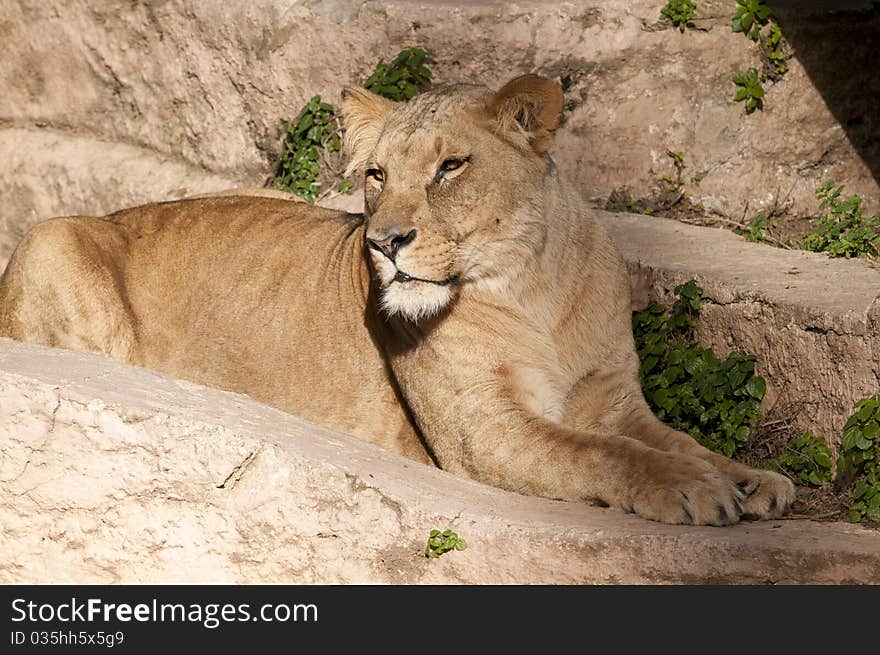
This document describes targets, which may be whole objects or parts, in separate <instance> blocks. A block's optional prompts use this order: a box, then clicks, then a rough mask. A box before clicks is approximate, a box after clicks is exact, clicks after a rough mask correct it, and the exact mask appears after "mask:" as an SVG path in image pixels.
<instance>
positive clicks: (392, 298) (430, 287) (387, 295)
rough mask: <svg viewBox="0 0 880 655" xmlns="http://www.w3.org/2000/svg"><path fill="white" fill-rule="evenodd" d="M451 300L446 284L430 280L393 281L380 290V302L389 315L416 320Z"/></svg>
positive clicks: (428, 314)
mask: <svg viewBox="0 0 880 655" xmlns="http://www.w3.org/2000/svg"><path fill="white" fill-rule="evenodd" d="M451 300H452V290H451V289H450V288H449V287H448V286H440V285H438V284H431V283H430V282H417V281H412V282H393V283H392V284H390V285H389V286H387V287H385V288H384V289H383V290H382V299H381V301H380V304H381V306H382V310H383V311H384V312H385V313H386V314H388V315H389V316H395V315H400V316H402V317H404V318H406V319H408V320H410V321H413V322H417V321H420V320H422V319H426V318H430V317H432V316H434V315H435V314H437V313H438V312H439V311H440V310H441V309H443V308H444V307H445V306H446V305H447V304H449V302H450V301H451Z"/></svg>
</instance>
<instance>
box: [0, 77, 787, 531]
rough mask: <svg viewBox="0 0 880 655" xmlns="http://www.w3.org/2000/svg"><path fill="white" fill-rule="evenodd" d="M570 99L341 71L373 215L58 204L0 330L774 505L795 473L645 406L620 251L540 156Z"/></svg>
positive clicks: (556, 91)
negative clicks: (417, 88)
mask: <svg viewBox="0 0 880 655" xmlns="http://www.w3.org/2000/svg"><path fill="white" fill-rule="evenodd" d="M561 109H562V93H561V90H560V88H559V86H558V85H557V84H555V83H553V82H551V81H549V80H546V79H543V78H540V77H536V76H524V77H519V78H517V79H515V80H513V81H511V82H510V83H508V84H507V85H506V86H504V88H502V89H501V90H500V91H498V92H497V93H492V92H490V91H489V90H488V89H486V88H484V87H481V86H471V85H454V86H448V87H445V88H437V89H436V90H433V91H431V92H428V93H425V94H423V95H420V96H418V97H416V98H415V99H414V100H412V101H410V102H409V103H407V104H396V103H393V102H391V101H389V100H385V99H383V98H381V97H379V96H376V95H373V94H371V93H369V92H367V91H365V90H363V89H354V90H349V91H347V92H346V94H345V95H344V99H343V107H342V113H343V121H344V126H345V147H346V150H347V152H348V153H349V156H350V161H351V166H350V168H351V169H352V170H362V171H363V172H364V175H365V203H366V210H365V213H364V214H363V215H359V214H358V215H355V214H345V213H340V212H335V211H330V210H324V209H319V208H316V207H313V206H310V205H306V204H300V203H291V202H285V201H282V200H274V199H271V198H255V197H227V198H223V197H220V198H208V199H200V200H188V201H178V202H170V203H160V204H152V205H147V206H144V207H138V208H135V209H129V210H126V211H122V212H119V213H116V214H113V215H111V216H107V217H105V218H91V217H71V218H58V219H54V220H51V221H48V222H45V223H43V224H41V225H39V226H37V227H36V228H34V229H33V230H32V231H31V232H30V233H29V234H28V235H27V236H26V237H25V238H24V239H23V241H22V242H21V244H20V245H19V247H18V249H17V250H16V252H15V253H14V256H13V258H12V260H11V261H10V263H9V266H8V269H7V271H6V273H5V276H4V278H3V280H2V282H0V335H5V336H9V337H12V338H14V339H20V340H25V341H34V342H39V343H43V344H48V345H51V346H59V347H66V348H82V349H87V350H92V351H96V352H99V353H105V354H107V355H109V356H111V357H114V358H116V359H118V360H121V361H123V362H127V363H130V364H136V365H139V366H145V367H148V368H152V369H156V370H159V371H163V372H166V373H169V374H171V375H174V376H177V377H180V378H185V379H189V380H192V381H195V382H199V383H202V384H207V385H212V386H216V387H221V388H225V389H230V390H233V391H239V392H244V393H247V394H249V395H251V396H253V397H254V398H257V399H259V400H262V401H264V402H267V403H270V404H272V405H275V406H278V407H280V408H283V409H286V410H289V411H291V412H294V413H296V414H299V415H301V416H303V417H305V418H307V419H310V420H312V421H314V422H318V423H321V424H324V425H327V426H329V427H331V428H334V429H336V430H340V431H343V432H347V433H350V434H353V435H356V436H359V437H361V438H363V439H366V440H369V441H372V442H374V443H377V444H379V445H382V446H384V447H386V448H390V449H392V450H396V451H397V452H399V453H402V454H404V455H406V456H408V457H412V458H415V459H419V460H421V461H424V462H428V461H430V458H429V454H428V453H429V452H430V456H431V457H432V458H433V459H434V460H435V461H436V463H437V464H439V465H440V466H441V467H442V468H444V469H446V470H447V471H451V472H453V473H456V474H459V475H462V476H466V477H470V478H474V479H477V480H481V481H483V482H487V483H489V484H493V485H496V486H499V487H503V488H506V489H510V490H514V491H518V492H522V493H527V494H536V495H541V496H548V497H551V498H559V499H566V500H572V501H597V502H601V503H605V504H608V505H611V506H614V507H618V508H621V509H623V510H625V511H628V512H636V513H637V514H639V515H641V516H643V517H646V518H649V519H654V520H657V521H664V522H667V523H693V524H710V525H728V524H731V523H735V522H737V521H738V520H739V519H740V518H741V517H742V516H751V517H758V518H767V517H774V516H779V515H780V514H781V513H783V512H784V511H785V510H786V508H787V507H788V505H789V504H790V503H791V501H792V500H793V498H794V487H793V485H792V483H791V482H790V481H789V480H788V479H786V478H785V477H783V476H781V475H777V474H775V473H771V472H768V471H760V470H756V469H752V468H749V467H746V466H744V465H742V464H739V463H737V462H734V461H731V460H729V459H727V458H724V457H721V456H719V455H716V454H714V453H712V452H710V451H708V450H706V449H705V448H703V447H701V446H700V445H698V444H697V442H696V441H694V439H692V438H691V437H690V436H689V435H687V434H684V433H682V432H678V431H676V430H673V429H671V428H669V427H668V426H666V425H664V424H663V423H661V422H660V421H659V420H658V419H657V418H656V417H655V416H654V415H653V413H652V412H651V411H650V409H649V407H648V405H647V404H646V402H645V400H644V397H643V396H642V393H641V390H640V388H639V383H638V379H637V370H638V359H637V356H636V352H635V349H634V346H633V338H632V333H631V326H630V295H629V294H630V291H629V284H628V276H627V272H626V269H625V267H624V264H623V263H622V261H621V258H620V256H619V255H618V253H617V252H616V251H615V249H614V246H613V245H612V243H611V242H610V240H609V238H608V236H607V235H606V234H605V232H604V231H603V230H602V228H601V227H600V226H599V224H598V223H597V221H596V219H595V218H594V216H593V215H592V213H591V210H590V209H589V208H588V207H587V206H585V205H584V203H583V202H582V200H581V199H580V198H579V197H578V195H577V193H576V192H575V191H574V190H572V189H571V188H570V187H569V186H568V185H567V184H565V183H564V182H563V181H562V180H561V179H560V178H559V176H558V175H557V171H556V169H555V167H554V165H553V162H552V161H551V159H550V157H549V156H548V154H547V150H548V148H549V147H550V145H551V141H552V134H553V132H554V130H555V128H556V127H557V125H558V123H559V119H560V112H561ZM420 436H421V438H423V440H424V444H426V445H427V450H426V448H425V446H424V445H423V441H422V440H421V439H420Z"/></svg>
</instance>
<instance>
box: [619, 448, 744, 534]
mask: <svg viewBox="0 0 880 655" xmlns="http://www.w3.org/2000/svg"><path fill="white" fill-rule="evenodd" d="M657 460H658V461H656V462H654V465H653V466H651V467H650V469H649V472H648V475H647V476H646V479H643V480H640V481H639V483H638V487H637V490H636V493H635V495H634V497H633V499H632V510H633V511H634V512H636V513H637V514H639V515H640V516H643V517H645V518H648V519H653V520H655V521H662V522H663V523H684V524H692V525H731V524H733V523H736V522H738V521H739V519H740V517H741V516H742V513H743V504H742V503H743V501H744V499H745V492H743V491H742V490H741V489H740V488H739V487H737V485H735V484H734V483H733V482H731V480H730V479H729V478H728V477H726V476H725V475H723V474H722V473H721V472H720V471H719V470H718V469H716V468H715V467H714V466H712V465H711V464H709V463H707V462H705V461H703V460H701V459H697V458H696V457H689V456H686V455H673V454H669V453H662V454H659V453H658V457H657Z"/></svg>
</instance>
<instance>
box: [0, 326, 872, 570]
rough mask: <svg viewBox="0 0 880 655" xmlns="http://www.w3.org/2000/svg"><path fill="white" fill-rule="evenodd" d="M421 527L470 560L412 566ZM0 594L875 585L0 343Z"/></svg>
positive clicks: (808, 532)
mask: <svg viewBox="0 0 880 655" xmlns="http://www.w3.org/2000/svg"><path fill="white" fill-rule="evenodd" d="M438 527H439V528H446V527H450V528H452V529H454V530H456V531H457V532H458V533H459V534H460V535H461V536H462V537H463V538H465V539H467V540H468V543H469V546H468V549H467V550H466V551H463V552H453V553H450V554H447V555H444V556H443V557H442V558H440V559H439V560H428V559H426V558H425V557H424V554H423V553H424V550H423V549H424V544H425V541H426V539H427V534H428V532H429V531H430V530H431V529H433V528H438ZM0 582H2V583H47V582H53V583H63V582H69V583H171V582H186V583H221V582H226V583H354V582H357V583H376V582H386V583H416V582H418V583H456V582H466V583H573V582H577V583H600V582H614V583H653V582H675V583H726V582H730V583H770V582H773V583H878V582H880V532H877V531H872V530H869V529H866V528H861V527H859V526H853V525H848V524H838V523H824V524H820V523H814V522H811V521H803V520H796V521H791V520H789V521H771V522H765V523H745V524H740V525H738V526H735V527H731V528H694V527H683V526H667V525H661V524H658V523H653V522H650V521H645V520H642V519H639V518H636V517H634V516H631V515H626V514H623V513H620V512H617V511H615V510H610V509H599V508H595V507H586V506H581V505H577V504H572V503H563V502H557V501H550V500H545V499H539V498H527V497H524V496H518V495H516V494H511V493H507V492H503V491H499V490H497V489H493V488H490V487H486V486H483V485H480V484H476V483H473V482H469V481H466V480H461V479H459V478H456V477H454V476H451V475H449V474H447V473H444V472H442V471H439V470H437V469H432V468H430V467H426V466H423V465H421V464H416V463H413V462H410V461H408V460H405V459H402V458H400V457H398V456H396V455H393V454H391V453H388V452H386V451H383V450H381V449H379V448H377V447H375V446H373V445H371V444H366V443H364V442H361V441H358V440H356V439H354V438H352V437H348V436H345V435H341V434H337V433H333V432H330V431H328V430H326V429H323V428H320V427H317V426H314V425H310V424H307V423H305V422H304V421H302V420H300V419H297V418H296V417H293V416H290V415H287V414H284V413H282V412H280V411H278V410H275V409H272V408H269V407H267V406H265V405H261V404H259V403H257V402H254V401H252V400H250V399H248V398H246V397H244V396H239V395H235V394H230V393H225V392H222V391H216V390H212V389H208V388H205V387H199V386H196V385H192V384H188V383H184V382H180V381H176V380H172V379H169V378H165V377H162V376H160V375H157V374H154V373H151V372H149V371H145V370H143V369H137V368H133V367H128V366H123V365H121V364H117V363H115V362H112V361H110V360H107V359H105V358H103V357H100V356H97V355H91V354H86V353H77V352H71V351H61V350H53V349H47V348H40V347H35V346H28V345H24V344H19V343H15V342H12V341H9V340H5V339H0Z"/></svg>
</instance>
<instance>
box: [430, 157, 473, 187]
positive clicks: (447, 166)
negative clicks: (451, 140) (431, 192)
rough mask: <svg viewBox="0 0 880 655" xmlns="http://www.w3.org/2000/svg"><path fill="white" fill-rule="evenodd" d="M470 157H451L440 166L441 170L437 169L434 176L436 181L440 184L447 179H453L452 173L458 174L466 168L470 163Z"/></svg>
mask: <svg viewBox="0 0 880 655" xmlns="http://www.w3.org/2000/svg"><path fill="white" fill-rule="evenodd" d="M468 159H469V158H468V157H450V158H449V159H445V160H444V161H443V163H442V164H440V168H438V169H437V174H436V175H434V181H435V182H439V181H440V180H442V179H443V178H445V177H452V175H451V174H452V173H457V172H458V171H461V170H462V169H463V168H464V165H465V164H467V163H468Z"/></svg>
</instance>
